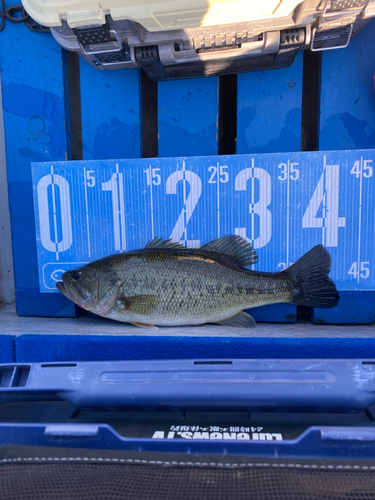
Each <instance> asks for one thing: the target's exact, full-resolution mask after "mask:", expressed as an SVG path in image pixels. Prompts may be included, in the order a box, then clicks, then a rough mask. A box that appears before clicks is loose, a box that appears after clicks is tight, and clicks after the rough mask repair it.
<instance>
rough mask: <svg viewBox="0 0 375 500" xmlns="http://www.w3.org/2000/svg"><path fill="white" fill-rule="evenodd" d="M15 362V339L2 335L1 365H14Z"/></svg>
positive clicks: (0, 341) (0, 338)
mask: <svg viewBox="0 0 375 500" xmlns="http://www.w3.org/2000/svg"><path fill="white" fill-rule="evenodd" d="M15 360H16V359H15V354H14V337H12V336H11V335H0V363H13V362H14V361H15Z"/></svg>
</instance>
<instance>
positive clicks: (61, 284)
mask: <svg viewBox="0 0 375 500" xmlns="http://www.w3.org/2000/svg"><path fill="white" fill-rule="evenodd" d="M56 288H57V289H58V291H59V292H60V293H62V294H63V295H65V297H66V298H67V299H69V300H71V301H72V302H74V303H77V302H78V301H79V294H78V293H77V292H76V290H74V286H73V283H66V282H65V281H58V282H57V283H56Z"/></svg>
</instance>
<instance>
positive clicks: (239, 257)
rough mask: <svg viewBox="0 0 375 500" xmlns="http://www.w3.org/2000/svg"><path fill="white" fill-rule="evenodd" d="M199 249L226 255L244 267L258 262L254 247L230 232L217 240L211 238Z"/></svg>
mask: <svg viewBox="0 0 375 500" xmlns="http://www.w3.org/2000/svg"><path fill="white" fill-rule="evenodd" d="M201 250H208V251H210V252H218V253H221V254H225V255H228V256H229V257H232V258H233V259H235V260H236V261H237V262H239V263H240V264H241V265H242V266H244V267H245V266H250V265H251V264H256V263H257V262H258V256H257V253H256V251H255V250H254V248H253V247H252V246H251V244H250V243H249V242H247V241H246V240H244V239H243V238H241V236H238V235H237V234H235V235H233V234H230V235H228V236H222V237H221V238H218V239H217V240H212V241H210V242H209V243H206V244H205V245H203V247H201Z"/></svg>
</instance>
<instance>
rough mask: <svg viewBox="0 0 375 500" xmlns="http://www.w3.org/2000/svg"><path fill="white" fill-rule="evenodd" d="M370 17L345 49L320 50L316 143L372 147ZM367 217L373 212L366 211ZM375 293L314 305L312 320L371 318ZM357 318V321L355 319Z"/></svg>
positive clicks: (373, 34) (373, 28) (374, 62)
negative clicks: (331, 306)
mask: <svg viewBox="0 0 375 500" xmlns="http://www.w3.org/2000/svg"><path fill="white" fill-rule="evenodd" d="M374 43H375V19H371V20H370V21H369V23H368V24H367V26H365V28H364V29H363V30H362V31H361V32H360V33H359V34H358V35H357V36H356V37H355V38H353V40H352V41H351V42H350V44H349V46H348V47H347V48H346V49H345V50H328V51H325V52H323V53H322V69H321V89H320V131H319V149H320V150H321V151H323V150H331V149H362V148H374V147H375V113H374V109H375V88H374V70H375V53H374V50H373V46H374ZM368 217H370V218H371V217H372V216H371V215H370V214H368ZM374 311H375V296H374V295H373V294H368V293H367V294H363V295H362V296H361V294H355V299H354V300H353V296H347V297H346V298H345V299H344V300H342V301H341V302H340V304H339V305H338V307H337V309H336V310H335V311H319V310H318V311H314V321H315V322H325V323H345V322H350V323H351V322H352V318H355V320H354V322H361V323H372V322H373V321H374ZM359 320H360V321H359Z"/></svg>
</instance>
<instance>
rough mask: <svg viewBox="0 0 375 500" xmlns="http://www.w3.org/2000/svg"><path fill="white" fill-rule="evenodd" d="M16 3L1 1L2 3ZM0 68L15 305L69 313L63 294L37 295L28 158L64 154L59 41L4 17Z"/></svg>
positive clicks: (33, 311) (34, 311)
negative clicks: (52, 295) (5, 21)
mask: <svg viewBox="0 0 375 500" xmlns="http://www.w3.org/2000/svg"><path fill="white" fill-rule="evenodd" d="M15 3H19V2H17V1H15V0H12V1H7V7H9V6H10V5H12V4H15ZM1 35H2V36H1V44H0V70H1V80H2V91H3V108H4V129H5V143H6V154H7V156H6V158H7V168H8V183H9V204H10V213H11V223H12V238H13V260H14V269H15V284H16V299H17V311H18V313H19V314H21V315H30V316H45V315H48V316H55V315H57V316H75V306H74V304H72V303H70V302H69V301H68V300H66V299H65V297H59V296H55V297H45V299H44V300H43V301H41V300H40V293H39V286H38V276H37V272H38V271H37V253H36V245H35V222H34V213H33V209H32V206H33V201H32V185H31V162H32V161H49V160H65V159H66V152H67V141H66V131H65V110H64V85H63V74H62V56H61V47H60V46H59V45H58V44H57V43H56V42H55V40H54V39H53V38H52V35H50V34H44V35H42V36H41V35H40V33H33V32H31V31H30V30H28V29H27V28H26V26H25V25H23V24H22V25H20V24H11V23H9V22H7V23H6V26H5V29H4V31H2V33H1Z"/></svg>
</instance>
